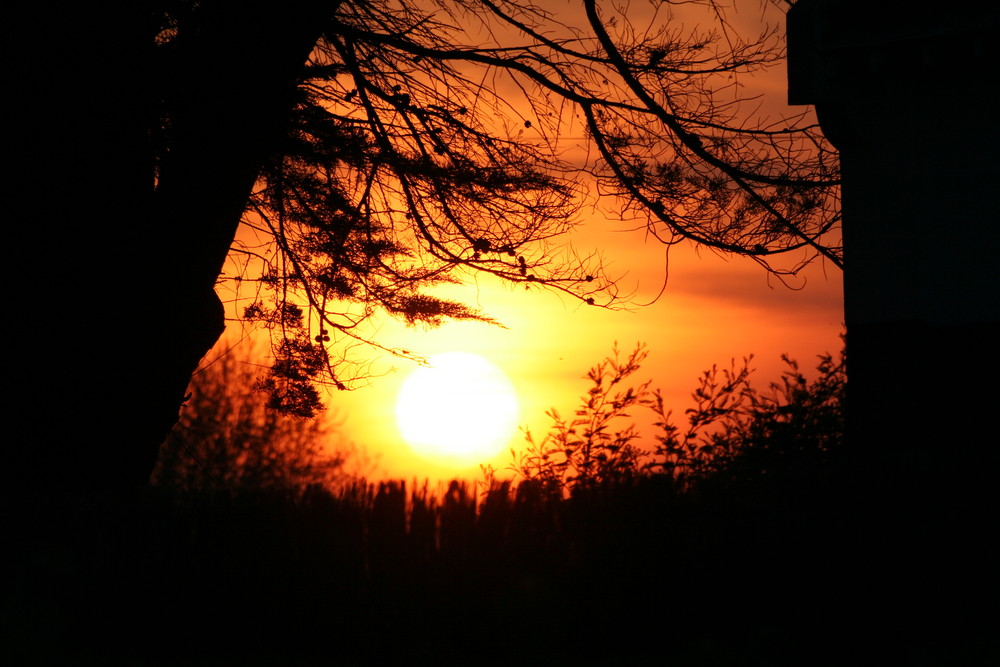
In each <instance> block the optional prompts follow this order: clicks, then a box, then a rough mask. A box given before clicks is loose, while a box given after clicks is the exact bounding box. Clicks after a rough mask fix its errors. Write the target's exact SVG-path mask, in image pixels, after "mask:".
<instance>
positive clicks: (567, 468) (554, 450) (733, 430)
mask: <svg viewBox="0 0 1000 667" xmlns="http://www.w3.org/2000/svg"><path fill="white" fill-rule="evenodd" d="M647 354H648V353H647V351H646V349H645V346H644V345H639V346H637V347H636V348H635V350H633V351H632V352H631V353H630V354H629V355H628V356H627V357H625V358H624V359H621V358H620V353H619V351H618V348H617V346H615V349H614V351H613V353H612V355H611V356H609V357H607V358H606V359H605V360H604V361H602V362H601V363H599V364H597V365H596V366H594V367H593V368H591V369H590V371H589V372H588V373H587V375H586V379H587V380H588V381H589V382H590V383H591V387H590V388H589V390H588V392H587V394H586V396H584V397H583V399H582V403H581V405H580V407H579V408H578V409H577V410H576V412H575V415H574V417H573V419H571V420H566V419H564V418H563V417H562V416H561V415H560V413H559V412H558V411H557V410H556V409H555V408H553V409H552V410H550V411H549V412H548V413H546V414H547V415H548V416H549V417H550V418H551V419H552V426H551V428H550V430H549V432H548V433H547V434H546V435H545V436H544V437H543V439H542V440H541V441H540V442H536V440H535V437H534V436H533V435H532V434H531V433H530V432H527V433H526V434H525V435H526V439H527V447H526V448H525V450H524V451H523V452H520V453H518V452H515V451H512V455H513V456H514V464H513V465H512V466H511V469H512V470H513V471H515V472H516V473H517V474H518V475H519V476H520V477H521V478H522V479H524V480H529V481H533V482H537V483H539V484H541V485H542V486H543V488H545V489H547V490H548V491H549V492H552V493H555V494H556V495H557V496H562V495H563V494H565V493H568V492H570V491H572V490H573V489H584V488H587V487H590V486H594V485H601V484H609V483H610V484H619V483H622V482H627V481H628V480H633V479H636V478H638V477H640V476H642V475H643V474H647V473H648V472H649V471H655V472H656V473H657V474H660V475H665V476H667V477H669V478H670V479H671V480H673V481H675V482H677V483H678V484H679V485H680V486H681V487H687V486H691V485H692V484H695V483H696V482H697V480H699V479H704V478H707V477H710V476H714V477H716V478H721V477H726V478H732V479H736V478H739V479H742V480H744V481H745V480H750V479H752V478H754V477H761V476H766V475H769V474H770V475H775V474H782V473H783V472H788V471H789V470H791V469H795V468H796V467H801V466H807V467H815V466H821V465H822V464H823V463H824V462H825V460H826V457H827V455H828V454H829V453H830V452H831V451H834V450H836V449H837V448H838V447H839V446H840V445H841V444H842V440H843V436H844V419H845V415H844V399H845V392H846V388H847V375H846V365H845V359H844V353H843V352H841V354H840V356H839V357H838V358H835V357H833V356H830V355H824V356H821V357H820V361H819V364H818V365H817V369H816V370H817V373H818V376H817V378H816V379H815V380H813V381H811V382H810V381H808V380H807V379H806V377H805V375H803V374H802V372H800V370H799V367H798V363H797V362H796V361H794V360H792V359H789V358H787V357H783V359H784V361H785V363H786V364H787V365H788V370H787V371H786V372H785V373H784V374H783V375H782V377H781V380H780V382H777V383H772V384H771V385H770V386H769V387H768V389H767V390H766V391H761V390H758V389H757V388H755V387H754V386H753V385H752V384H751V381H750V376H751V374H752V368H751V367H750V362H751V360H752V359H753V357H752V356H751V357H747V358H745V359H743V361H742V363H739V364H737V363H736V362H735V361H733V362H732V363H731V364H730V367H729V368H722V369H719V368H718V367H716V366H713V367H712V368H711V369H710V370H707V371H705V372H704V374H703V375H702V376H701V378H700V380H699V384H698V387H697V389H695V391H694V392H693V393H692V395H691V397H692V399H693V402H694V407H692V408H689V409H688V410H687V411H686V421H687V426H686V427H682V426H680V425H678V424H677V423H676V421H675V419H674V417H673V413H672V411H671V410H670V409H669V408H668V407H667V402H666V400H665V399H664V397H663V395H662V394H661V392H660V391H659V390H658V389H655V390H652V389H650V386H651V381H646V382H643V383H640V384H637V385H631V386H630V385H629V383H628V382H627V380H628V379H629V378H630V376H632V375H634V374H635V373H636V372H637V371H639V369H640V366H641V363H642V361H643V360H644V359H645V358H646V356H647ZM636 408H639V409H648V410H652V412H653V414H654V415H655V418H656V421H655V422H654V424H653V425H654V426H655V428H657V429H658V433H657V435H656V440H657V443H656V445H655V447H653V448H648V447H646V448H644V447H643V446H642V444H641V443H638V442H636V441H637V440H638V439H639V433H638V431H637V430H636V427H635V423H634V421H632V420H633V419H634V417H635V414H634V409H636Z"/></svg>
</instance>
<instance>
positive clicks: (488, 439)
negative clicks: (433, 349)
mask: <svg viewBox="0 0 1000 667" xmlns="http://www.w3.org/2000/svg"><path fill="white" fill-rule="evenodd" d="M519 415H520V408H519V405H518V400H517V392H516V390H515V389H514V385H513V384H511V382H510V380H509V379H507V376H506V375H504V373H503V371H501V370H500V369H499V368H497V367H496V366H495V365H493V364H492V363H490V362H489V361H487V360H486V359H484V358H483V357H480V356H479V355H476V354H469V353H466V352H447V353H445V354H438V355H435V356H433V357H431V358H430V359H429V360H428V364H427V366H421V367H420V368H418V369H416V370H414V371H413V372H412V373H410V375H409V376H408V377H407V378H406V380H405V381H404V382H403V386H402V388H401V389H400V390H399V395H398V397H397V399H396V424H397V426H398V427H399V432H400V434H401V435H402V436H403V439H404V440H405V441H406V443H407V444H408V445H409V446H410V448H411V449H412V450H413V451H414V452H415V453H416V454H417V455H419V456H420V457H422V458H424V459H427V460H429V461H431V462H433V463H437V464H439V465H445V466H449V467H454V468H465V467H468V466H471V465H475V464H476V463H481V462H485V461H487V460H489V459H491V458H492V457H494V456H496V455H497V454H498V453H499V452H500V451H501V450H502V449H503V448H504V446H505V445H506V444H507V443H508V441H509V440H510V438H511V437H512V436H513V435H514V432H515V430H516V429H517V422H518V418H519Z"/></svg>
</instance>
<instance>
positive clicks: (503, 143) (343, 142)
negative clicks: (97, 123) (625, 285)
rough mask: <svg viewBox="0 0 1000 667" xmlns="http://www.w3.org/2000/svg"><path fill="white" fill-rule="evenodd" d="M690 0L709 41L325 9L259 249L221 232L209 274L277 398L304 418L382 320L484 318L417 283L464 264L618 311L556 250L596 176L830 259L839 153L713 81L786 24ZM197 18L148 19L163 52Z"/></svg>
mask: <svg viewBox="0 0 1000 667" xmlns="http://www.w3.org/2000/svg"><path fill="white" fill-rule="evenodd" d="M702 4H703V5H704V6H705V7H706V8H707V9H708V10H709V11H708V12H707V13H706V14H705V15H704V17H703V18H710V19H714V20H717V21H718V22H719V23H720V25H719V26H718V27H717V29H716V31H715V32H704V33H702V32H700V31H697V30H694V31H692V32H691V33H690V34H685V33H683V32H682V31H681V30H680V29H679V28H674V27H672V23H671V19H670V17H669V16H665V17H662V18H661V19H660V20H661V21H662V22H663V25H662V26H661V25H655V27H654V28H653V29H651V30H650V31H648V32H646V33H645V34H640V33H638V32H636V31H635V30H633V29H632V27H631V26H629V25H628V24H627V23H624V24H623V23H621V19H622V18H623V17H619V16H616V15H615V13H614V12H613V11H611V10H599V9H598V8H597V7H596V4H595V3H594V2H593V1H592V0H588V1H587V2H585V3H584V10H585V14H586V23H587V25H586V27H576V26H572V25H568V24H565V23H563V22H561V21H560V20H559V18H558V17H557V16H555V15H554V14H552V13H551V12H548V11H546V10H544V9H542V8H539V7H535V6H533V5H530V4H518V3H513V4H504V5H497V4H495V3H493V2H490V1H489V0H479V1H475V2H456V3H441V4H439V5H435V6H434V7H431V8H425V7H423V6H422V5H420V4H418V3H413V2H410V1H409V0H405V1H401V2H398V3H381V2H379V3H368V2H364V3H360V2H359V3H355V2H341V3H339V4H337V5H335V6H334V7H332V8H331V10H330V11H329V15H328V16H327V17H326V22H325V23H324V28H323V32H322V35H321V36H320V37H319V38H318V41H317V43H316V46H315V48H314V49H313V51H312V53H311V54H310V57H309V59H308V61H307V62H306V63H305V64H304V65H303V68H302V71H301V73H300V75H299V78H298V79H297V81H296V87H295V92H294V95H293V98H292V100H291V103H290V105H289V106H288V108H287V110H286V112H287V118H286V119H285V121H284V122H285V129H284V132H283V134H282V136H281V137H280V138H279V139H278V140H276V142H275V143H274V144H273V145H272V146H271V150H270V152H269V153H268V154H267V157H266V159H264V160H263V162H262V163H261V165H260V171H259V173H258V179H257V183H256V185H255V187H254V190H253V192H252V194H251V195H250V197H249V200H248V206H247V209H246V212H245V214H244V217H243V223H244V225H246V226H247V227H248V228H249V229H252V230H254V231H255V232H257V233H258V235H259V236H258V238H263V239H265V240H266V241H267V242H268V244H270V242H271V241H274V244H273V245H264V246H254V245H251V244H247V243H244V242H242V241H241V242H239V243H237V245H236V246H235V249H236V251H237V252H238V253H242V254H243V256H244V258H245V261H243V262H242V263H241V264H240V266H241V269H240V271H239V272H238V273H229V274H226V275H224V276H223V279H224V280H230V281H233V282H234V283H236V285H237V287H243V286H245V285H246V284H247V283H250V284H252V285H253V291H252V294H253V296H252V297H251V298H252V303H251V304H250V305H249V306H247V307H246V308H245V309H244V310H243V316H244V318H245V319H247V320H251V321H259V322H263V323H264V324H266V325H267V326H270V327H272V328H274V329H275V330H276V333H277V335H276V337H275V350H276V357H277V358H278V362H277V363H276V365H275V368H274V372H273V376H272V378H271V379H270V380H269V382H270V383H271V386H272V388H273V389H274V391H275V398H274V400H273V405H274V406H276V407H278V408H279V409H287V410H291V411H305V412H310V411H312V410H313V409H314V408H315V406H316V405H317V400H318V399H317V395H316V393H315V391H314V390H313V389H312V386H313V385H314V384H315V383H317V382H325V383H327V384H329V385H330V386H332V387H335V388H338V389H345V388H348V387H350V386H351V382H352V380H354V379H355V378H357V377H358V376H359V375H362V376H363V375H364V372H365V371H364V370H363V369H364V368H366V364H367V362H368V361H369V360H370V354H369V353H366V352H364V349H365V347H366V346H374V347H375V348H378V349H383V348H381V345H380V343H379V342H378V340H377V339H375V338H372V337H371V336H369V335H367V334H366V333H364V332H365V331H366V329H365V327H364V326H363V323H364V322H365V321H366V320H367V319H368V318H370V317H372V316H373V315H374V314H375V313H377V312H383V313H388V314H390V315H393V316H396V317H398V318H400V319H402V320H404V321H405V322H407V323H408V324H427V325H430V326H436V325H439V324H441V323H442V322H444V321H446V320H449V319H478V320H484V321H490V320H489V317H488V316H486V315H484V314H482V313H480V312H478V311H476V310H474V309H471V308H469V307H467V306H465V305H463V304H460V303H457V302H455V301H451V300H449V299H444V298H441V297H439V296H436V295H435V294H434V291H433V288H434V287H435V286H437V285H440V284H443V283H449V282H455V281H459V280H463V279H464V278H465V277H466V276H468V275H469V271H472V272H478V273H485V274H489V275H492V276H494V277H496V278H499V279H501V280H503V281H506V282H509V283H515V284H522V285H525V286H526V287H533V286H536V285H545V286H547V287H548V288H551V289H556V290H560V291H563V292H566V293H568V294H570V295H572V296H574V297H576V298H579V299H581V300H582V301H584V302H586V303H588V304H593V305H604V306H607V305H613V304H614V303H616V301H617V299H618V296H617V293H616V290H615V284H614V279H613V277H611V276H607V275H605V274H604V272H603V271H602V268H601V263H600V257H599V256H597V255H589V256H583V257H581V256H578V255H576V254H574V253H570V254H566V253H563V252H561V251H560V250H559V244H560V243H562V240H561V239H562V237H564V236H565V235H566V234H567V233H568V232H570V231H571V230H572V229H573V227H574V225H575V224H576V222H577V221H578V215H577V212H578V211H579V209H580V207H581V206H582V205H583V204H584V202H585V199H584V198H583V192H585V191H586V190H587V189H589V188H590V185H589V182H588V181H590V180H591V179H595V178H596V179H597V180H598V182H599V183H600V189H601V190H602V191H604V192H608V193H611V194H612V195H613V196H616V197H619V198H620V199H621V200H622V204H621V209H624V210H626V211H630V213H628V215H629V216H630V217H638V218H640V219H641V220H643V221H644V222H645V224H647V225H648V226H649V228H650V230H651V231H652V232H653V234H654V235H656V237H657V238H659V239H660V240H662V241H663V242H664V243H667V244H672V243H676V242H679V241H680V240H684V239H687V240H693V241H695V242H697V243H701V244H704V245H708V246H710V247H712V248H715V249H718V250H720V251H725V252H735V253H739V254H744V255H748V256H750V257H752V258H754V259H757V260H759V261H760V262H761V263H762V264H764V265H765V266H769V265H767V261H766V260H767V258H768V257H769V256H771V255H774V254H781V253H787V252H789V251H793V250H796V251H798V250H806V251H808V252H807V254H806V255H804V256H805V257H813V256H816V255H821V256H825V257H827V258H828V259H830V260H831V261H833V262H834V263H835V264H838V265H839V262H840V259H839V250H838V248H837V245H836V244H837V241H836V240H835V237H836V234H835V233H832V232H835V229H836V226H837V224H838V222H837V221H838V214H837V183H836V178H837V176H836V160H835V159H833V155H832V153H830V151H829V150H828V149H827V148H826V146H825V144H823V142H822V139H821V138H820V137H819V135H817V134H816V133H815V131H814V128H813V126H812V125H810V124H809V123H808V122H805V118H804V117H802V116H799V117H795V118H792V119H786V120H782V121H780V123H777V124H772V123H771V122H770V121H765V120H762V119H751V118H749V117H747V116H746V114H747V113H748V112H746V111H745V110H744V109H743V102H745V101H744V100H740V99H739V96H738V95H737V96H734V97H732V98H730V96H729V95H728V93H726V94H723V93H722V92H721V91H723V90H727V89H728V87H729V86H731V85H732V81H733V80H734V79H733V77H736V76H740V75H743V74H749V73H752V72H755V71H758V70H759V69H762V68H766V67H769V66H771V65H773V64H774V63H776V62H777V61H779V60H780V58H781V54H782V46H781V40H780V38H779V36H778V35H777V34H776V32H775V31H774V30H771V29H764V30H763V31H762V34H760V35H757V36H754V37H751V38H748V39H741V38H739V37H738V36H737V35H736V33H735V31H734V29H733V27H732V26H731V25H729V24H728V22H727V21H726V19H725V13H724V12H723V11H722V8H721V7H720V6H718V5H717V4H716V3H714V2H705V3H702ZM713 11H714V13H713ZM202 12H203V10H201V9H199V7H198V6H196V5H192V6H190V7H189V6H187V5H186V3H181V4H180V5H179V7H177V8H170V9H166V10H164V11H163V13H162V15H161V16H160V17H159V19H160V21H161V22H162V28H161V31H160V33H159V34H158V38H159V40H160V43H159V46H158V47H157V48H158V50H159V51H161V52H162V53H163V58H164V62H165V63H167V65H168V66H169V64H170V62H171V58H172V57H173V55H172V51H173V50H174V49H177V50H180V49H183V48H184V43H183V41H182V39H181V38H182V36H183V35H184V34H185V32H186V31H194V30H197V26H198V22H199V20H200V15H201V13H202ZM484 35H487V36H486V37H484ZM484 80H491V81H493V84H492V85H485V84H483V83H481V82H482V81H484ZM512 90H513V91H517V93H516V95H512V93H511V91H512ZM167 92H168V93H169V92H170V91H169V89H168V91H167ZM164 99H165V103H164V104H163V106H162V107H161V109H160V111H161V115H162V117H163V118H164V119H165V120H164V124H163V127H162V128H161V130H162V132H161V135H160V136H161V137H162V141H163V147H164V150H168V149H169V146H170V142H171V139H172V129H171V127H170V125H169V123H168V122H167V121H169V119H170V118H171V116H172V113H173V112H174V109H173V107H172V104H171V99H172V98H171V97H170V96H169V95H167V96H166V97H165V98H164ZM577 122H579V123H582V125H583V126H584V127H585V128H586V131H587V135H588V140H589V141H590V142H592V143H593V146H594V149H595V151H596V153H595V157H594V158H593V159H588V161H587V162H586V163H585V164H584V165H582V166H581V165H576V164H572V163H570V162H567V161H564V160H562V159H561V158H560V157H559V153H560V152H561V151H562V150H563V142H564V141H565V140H566V138H567V137H566V134H567V132H568V129H567V128H568V127H569V126H570V125H572V124H574V123H577ZM805 261H808V259H807V260H805ZM769 268H771V269H772V270H774V271H776V272H780V269H778V268H776V267H770V266H769ZM793 270H794V269H793ZM261 288H265V289H263V290H262V289H261ZM387 351H388V352H391V353H393V354H399V355H403V356H411V355H412V353H411V352H410V351H406V350H397V349H393V350H387Z"/></svg>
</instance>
